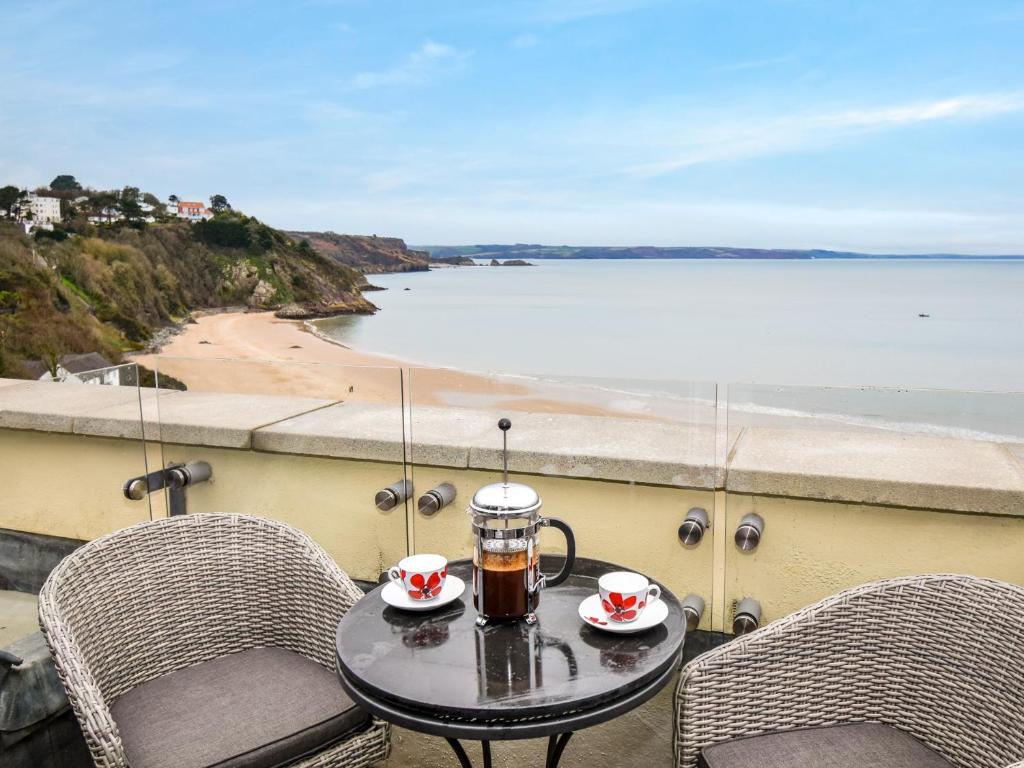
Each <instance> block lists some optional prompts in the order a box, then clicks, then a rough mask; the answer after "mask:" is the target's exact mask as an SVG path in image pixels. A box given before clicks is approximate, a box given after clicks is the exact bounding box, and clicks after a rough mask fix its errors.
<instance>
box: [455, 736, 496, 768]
mask: <svg viewBox="0 0 1024 768" xmlns="http://www.w3.org/2000/svg"><path fill="white" fill-rule="evenodd" d="M445 741H447V742H448V746H450V747H451V748H452V752H454V753H455V756H456V757H457V758H459V765H460V766H462V768H473V764H472V763H471V762H469V755H467V754H466V750H465V748H464V747H463V746H462V744H460V743H459V740H458V739H448V738H446V739H445ZM480 748H481V749H482V750H483V753H484V768H491V742H489V741H481V742H480Z"/></svg>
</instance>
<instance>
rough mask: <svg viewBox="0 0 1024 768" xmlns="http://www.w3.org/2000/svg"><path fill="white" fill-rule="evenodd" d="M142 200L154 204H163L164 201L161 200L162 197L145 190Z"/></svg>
mask: <svg viewBox="0 0 1024 768" xmlns="http://www.w3.org/2000/svg"><path fill="white" fill-rule="evenodd" d="M142 202H144V203H146V204H147V205H153V206H157V205H163V203H161V202H160V198H158V197H157V196H156V195H154V194H153V193H152V192H144V193H143V194H142Z"/></svg>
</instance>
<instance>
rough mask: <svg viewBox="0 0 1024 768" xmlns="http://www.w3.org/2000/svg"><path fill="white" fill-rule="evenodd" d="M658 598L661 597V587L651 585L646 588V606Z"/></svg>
mask: <svg viewBox="0 0 1024 768" xmlns="http://www.w3.org/2000/svg"><path fill="white" fill-rule="evenodd" d="M659 597H661V587H659V586H658V585H657V584H651V586H650V587H648V588H647V604H648V605H650V604H651V603H653V602H654V601H655V600H657V599H658V598H659Z"/></svg>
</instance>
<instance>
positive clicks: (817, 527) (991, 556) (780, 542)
mask: <svg viewBox="0 0 1024 768" xmlns="http://www.w3.org/2000/svg"><path fill="white" fill-rule="evenodd" d="M748 512H757V513H758V514H760V515H761V516H762V517H763V518H764V521H765V525H764V534H763V535H762V537H761V543H760V545H759V546H758V547H757V548H756V549H754V550H753V551H750V552H742V551H740V550H739V549H738V548H737V547H736V546H735V544H734V542H733V541H731V540H730V541H728V542H726V546H725V558H724V573H723V577H724V589H723V592H724V595H723V596H724V600H725V613H726V615H727V616H728V617H731V616H732V613H733V608H734V607H735V604H736V602H738V601H739V600H740V599H741V598H743V597H753V598H756V599H757V600H758V601H759V602H760V603H761V606H762V609H763V620H762V621H763V622H767V621H774V620H775V619H778V618H781V617H783V616H785V615H787V614H789V613H791V612H793V611H795V610H797V609H798V608H801V607H803V606H805V605H808V604H809V603H812V602H815V601H816V600H819V599H821V598H823V597H827V596H828V595H832V594H835V593H836V592H838V591H840V590H842V589H845V588H847V587H852V586H855V585H858V584H863V583H865V582H868V581H874V580H876V579H882V578H889V577H893V576H905V575H912V574H918V573H968V574H973V575H976V576H987V577H991V578H996V579H1002V580H1004V581H1009V582H1013V583H1017V584H1024V517H1009V516H989V515H975V514H964V513H956V512H943V511H937V510H922V509H902V508H898V507H879V506H864V505H859V504H842V503H828V502H819V501H807V500H801V499H788V498H773V497H765V496H747V495H741V494H728V495H727V499H726V515H725V516H726V518H727V521H728V522H727V526H726V527H727V532H728V533H730V534H731V532H732V531H734V530H735V529H736V526H737V525H738V524H739V522H740V519H741V518H742V517H743V515H745V514H746V513H748ZM730 623H731V618H730Z"/></svg>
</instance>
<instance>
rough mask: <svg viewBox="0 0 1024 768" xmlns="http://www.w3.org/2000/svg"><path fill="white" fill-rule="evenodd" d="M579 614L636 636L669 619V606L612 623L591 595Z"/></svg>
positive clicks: (658, 602) (657, 606)
mask: <svg viewBox="0 0 1024 768" xmlns="http://www.w3.org/2000/svg"><path fill="white" fill-rule="evenodd" d="M448 578H451V577H450V576H449V577H448ZM579 612H580V619H581V620H582V621H583V623H584V624H587V625H589V626H591V627H595V628H597V629H603V630H604V631H605V632H612V633H613V634H616V635H635V634H636V633H637V632H643V631H644V630H647V629H650V628H651V627H656V626H658V625H659V624H661V622H663V621H664V620H665V619H666V618H668V606H667V605H665V603H663V602H662V601H661V600H654V601H653V602H650V603H648V604H647V607H646V608H644V611H643V613H641V614H640V617H639V618H638V619H636V620H634V621H628V622H618V621H611V620H609V618H608V616H607V615H605V612H604V609H603V608H602V607H601V596H600V595H591V596H590V597H588V598H587V599H586V600H584V601H583V602H582V603H580V609H579ZM591 619H595V621H591Z"/></svg>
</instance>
